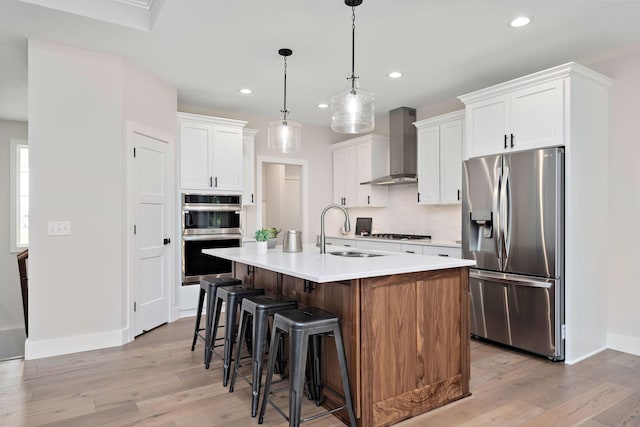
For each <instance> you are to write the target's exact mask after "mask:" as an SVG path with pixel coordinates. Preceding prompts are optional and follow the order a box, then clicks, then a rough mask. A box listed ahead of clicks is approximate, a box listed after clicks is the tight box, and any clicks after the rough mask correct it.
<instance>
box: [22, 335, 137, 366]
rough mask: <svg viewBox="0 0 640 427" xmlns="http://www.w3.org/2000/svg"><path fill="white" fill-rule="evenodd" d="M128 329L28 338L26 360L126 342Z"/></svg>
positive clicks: (113, 345) (114, 345)
mask: <svg viewBox="0 0 640 427" xmlns="http://www.w3.org/2000/svg"><path fill="white" fill-rule="evenodd" d="M125 336H128V331H127V330H122V329H118V330H114V331H107V332H100V333H97V334H90V335H75V336H71V337H62V338H54V339H48V340H37V341H34V340H32V339H29V338H28V339H27V341H26V342H25V349H24V358H25V360H32V359H40V358H43V357H50V356H59V355H61V354H69V353H78V352H81V351H88V350H98V349H101V348H108V347H116V346H119V345H123V344H126V343H127V341H128V339H127V338H125Z"/></svg>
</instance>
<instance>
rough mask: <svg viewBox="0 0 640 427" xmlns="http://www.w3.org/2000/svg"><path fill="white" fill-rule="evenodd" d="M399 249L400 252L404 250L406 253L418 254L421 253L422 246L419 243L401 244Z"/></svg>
mask: <svg viewBox="0 0 640 427" xmlns="http://www.w3.org/2000/svg"><path fill="white" fill-rule="evenodd" d="M401 250H402V252H404V253H406V254H419V255H422V246H421V245H409V244H402V248H401Z"/></svg>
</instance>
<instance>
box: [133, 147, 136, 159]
mask: <svg viewBox="0 0 640 427" xmlns="http://www.w3.org/2000/svg"><path fill="white" fill-rule="evenodd" d="M135 156H136V147H133V157H135Z"/></svg>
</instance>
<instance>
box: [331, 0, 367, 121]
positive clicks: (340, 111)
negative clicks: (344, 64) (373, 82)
mask: <svg viewBox="0 0 640 427" xmlns="http://www.w3.org/2000/svg"><path fill="white" fill-rule="evenodd" d="M344 4H346V5H347V6H349V7H350V8H351V21H352V24H351V77H348V79H349V80H351V87H349V88H347V89H346V90H344V91H342V92H340V93H337V94H335V95H334V96H333V97H332V98H331V130H333V131H334V132H340V133H352V134H353V133H367V132H371V131H373V129H374V128H375V127H376V123H375V116H374V103H373V92H369V91H368V90H364V89H360V85H359V80H358V78H359V77H357V76H356V72H355V62H356V61H355V56H356V6H359V5H361V4H362V0H344Z"/></svg>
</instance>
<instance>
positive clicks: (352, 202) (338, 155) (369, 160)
mask: <svg viewBox="0 0 640 427" xmlns="http://www.w3.org/2000/svg"><path fill="white" fill-rule="evenodd" d="M331 149H332V150H333V202H334V203H336V204H339V205H342V206H347V207H365V206H369V207H384V206H386V205H387V202H388V194H389V193H388V192H389V190H388V188H387V187H384V186H375V185H361V183H362V182H367V181H371V180H372V179H374V178H379V177H381V176H384V175H388V174H389V139H388V138H387V137H384V136H380V135H365V136H361V137H358V138H354V139H350V140H348V141H343V142H339V143H337V144H334V145H332V146H331Z"/></svg>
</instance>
